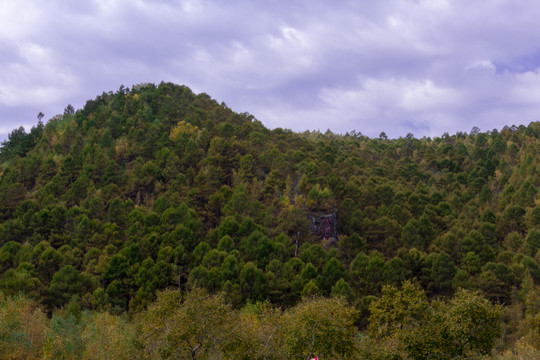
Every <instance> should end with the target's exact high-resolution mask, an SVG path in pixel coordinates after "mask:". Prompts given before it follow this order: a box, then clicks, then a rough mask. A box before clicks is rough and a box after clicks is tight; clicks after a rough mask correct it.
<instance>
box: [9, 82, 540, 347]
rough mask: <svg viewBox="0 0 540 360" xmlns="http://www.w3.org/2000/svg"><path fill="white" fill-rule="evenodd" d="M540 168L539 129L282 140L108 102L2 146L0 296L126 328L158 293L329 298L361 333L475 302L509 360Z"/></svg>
mask: <svg viewBox="0 0 540 360" xmlns="http://www.w3.org/2000/svg"><path fill="white" fill-rule="evenodd" d="M539 160H540V123H538V122H536V123H531V124H529V126H527V127H525V126H520V127H515V126H512V127H509V128H504V129H499V130H496V129H494V130H491V131H487V132H480V131H479V130H478V129H476V128H473V130H472V131H471V133H470V134H467V133H465V132H463V133H457V134H454V135H449V134H443V135H441V137H436V138H433V139H431V138H422V139H417V138H415V137H414V135H413V134H408V135H407V136H406V137H403V138H399V139H395V140H390V139H387V138H386V136H385V135H384V133H382V134H381V136H380V137H379V138H368V137H365V136H362V135H361V133H359V132H358V133H356V132H353V133H347V134H345V135H338V134H333V133H331V132H330V131H327V132H325V133H320V132H305V133H294V132H292V131H289V130H284V129H279V128H278V129H274V130H269V129H267V128H265V127H264V126H263V125H262V124H261V123H260V122H259V121H258V120H256V119H255V118H254V116H252V115H250V114H247V113H242V114H237V113H234V112H233V111H231V110H230V109H229V108H228V107H227V106H226V105H225V104H223V103H222V104H219V103H218V102H216V101H215V100H213V99H211V98H210V97H209V96H208V95H206V94H198V95H197V94H194V93H193V92H191V90H190V89H188V88H187V87H184V86H178V85H173V84H168V83H161V84H159V86H155V85H153V84H144V85H138V86H134V87H132V88H131V89H129V88H123V87H121V88H120V89H119V90H118V91H117V92H116V93H103V94H102V95H101V96H98V97H97V98H96V99H95V100H90V101H88V102H87V103H86V105H85V106H84V108H83V109H80V110H76V111H75V109H73V107H71V106H68V107H67V108H66V109H65V111H64V114H63V115H58V116H56V117H54V118H52V119H50V120H49V121H48V122H47V123H46V124H43V123H41V122H40V123H39V124H38V125H37V126H36V127H34V128H33V129H32V130H31V131H30V132H29V133H26V132H25V131H24V129H18V130H15V131H13V132H12V133H11V134H10V136H9V140H7V141H5V142H4V143H3V144H2V147H1V149H0V174H1V177H0V198H1V199H2V202H1V203H0V247H1V249H0V290H1V291H2V292H3V293H4V294H5V295H8V296H11V295H16V294H18V293H20V292H22V293H23V294H25V295H26V296H27V297H29V298H31V299H34V300H36V301H38V302H39V303H41V304H43V305H44V306H45V308H46V309H48V311H49V312H51V311H53V309H55V308H60V307H63V306H64V307H66V306H67V307H69V306H71V307H72V308H78V309H82V310H84V309H91V310H96V311H101V310H104V309H111V310H113V311H115V312H117V313H120V312H122V311H127V312H128V313H129V314H136V313H140V312H141V311H143V310H144V309H146V307H147V306H148V305H149V304H151V303H152V302H153V301H154V300H155V299H156V296H157V294H158V291H160V290H163V289H166V288H178V287H179V288H180V289H182V290H191V289H194V288H204V289H206V290H207V291H209V292H210V293H216V292H222V293H223V296H224V299H225V300H224V301H225V302H226V303H227V304H230V305H231V306H232V307H233V308H242V307H243V306H244V305H245V304H246V302H256V301H264V300H268V301H269V302H270V303H271V304H274V305H276V306H280V307H284V308H289V307H293V306H295V305H296V304H298V303H299V302H300V300H301V299H302V297H306V296H309V295H322V296H324V297H330V296H332V295H343V296H344V297H345V298H346V299H347V300H348V301H349V303H350V304H352V305H353V306H354V307H355V309H356V310H357V311H358V312H359V315H358V316H357V317H356V320H355V324H356V325H357V326H359V327H360V329H365V328H366V327H367V326H368V316H369V314H370V312H369V309H368V308H369V304H370V303H372V302H373V301H374V299H376V298H379V297H381V294H382V293H381V291H382V290H383V286H384V285H391V286H394V287H396V288H399V287H400V286H401V285H402V283H403V282H404V281H406V280H410V281H412V283H414V284H416V285H417V286H418V287H419V288H421V289H422V290H423V292H424V293H425V294H426V296H427V298H428V299H430V300H432V301H434V300H435V299H445V300H451V299H453V297H454V295H455V294H456V292H457V291H458V289H460V288H464V289H469V290H477V291H479V293H480V294H481V295H482V296H483V297H485V298H486V299H488V300H490V301H491V302H492V303H500V304H502V305H504V309H505V314H506V315H505V323H506V329H507V330H505V334H506V337H507V338H506V339H505V341H506V342H507V343H510V342H513V341H514V340H515V338H518V337H524V336H525V337H527V336H529V338H532V339H535V338H536V336H540V332H539V331H540V330H539V329H540V322H539V318H540V315H539V314H540V306H539V304H540V299H539V296H538V293H539V289H540V250H539V249H540V206H539V205H540V195H539V191H538V189H539V185H540V174H539V172H540V165H539ZM372 309H373V308H372ZM536 341H538V338H536ZM536 346H540V343H538V342H537V343H536Z"/></svg>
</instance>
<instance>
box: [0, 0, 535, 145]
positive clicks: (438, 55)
mask: <svg viewBox="0 0 540 360" xmlns="http://www.w3.org/2000/svg"><path fill="white" fill-rule="evenodd" d="M539 19H540V2H538V1H535V0H520V1H513V0H490V1H485V0H401V1H397V0H395V1H394V0H377V1H367V0H356V1H342V0H333V1H319V0H305V1H295V0H288V1H265V0H252V1H248V0H244V1H242V0H227V1H223V0H222V1H212V0H208V1H206V0H200V1H197V0H100V1H90V0H85V1H72V0H47V1H42V0H25V1H20V0H0V69H1V70H0V139H5V138H6V134H7V133H8V132H10V131H11V130H12V129H14V128H16V127H19V126H21V125H22V126H25V128H26V129H27V130H29V128H30V127H31V126H32V125H34V124H36V122H37V117H36V116H37V114H38V113H39V112H40V111H42V112H43V113H44V114H45V120H47V119H49V118H51V117H52V116H54V115H56V114H59V113H62V112H63V109H64V108H65V107H66V105H67V104H72V105H73V106H74V107H75V108H76V109H77V108H81V107H82V106H83V105H84V103H85V102H86V100H88V99H93V98H95V97H96V96H97V95H99V94H101V93H102V92H103V91H116V90H117V89H118V88H119V87H120V85H125V86H128V87H131V86H132V85H134V84H138V83H143V82H152V83H156V84H158V83H159V82H161V81H165V82H174V83H178V84H183V85H187V86H189V87H190V88H191V89H192V90H193V91H194V92H196V93H199V92H205V93H207V94H209V95H210V96H211V97H213V98H214V99H216V100H217V101H218V102H222V101H224V102H225V103H226V104H227V105H228V106H229V107H231V108H232V109H233V110H234V111H237V112H249V113H251V114H253V115H254V116H255V117H256V118H258V119H259V120H261V121H262V122H263V124H265V125H266V126H267V127H270V128H275V127H283V128H288V129H292V130H295V131H304V130H307V129H310V130H317V129H319V130H321V131H326V129H328V128H330V129H331V130H332V131H333V132H336V133H345V132H347V131H350V130H356V131H360V132H362V133H363V134H365V135H368V136H372V137H373V136H378V135H379V133H380V132H381V131H385V132H386V133H387V134H388V135H389V136H390V137H399V136H405V135H406V134H407V133H413V134H414V135H415V136H416V137H418V138H420V137H422V136H437V135H442V134H443V133H444V132H449V133H450V134H453V133H455V132H457V131H465V132H469V131H470V130H471V128H472V127H473V126H477V127H479V128H480V129H481V130H482V131H486V130H492V129H494V128H498V129H500V128H502V127H503V126H505V125H512V124H516V125H520V124H525V125H527V124H528V123H529V122H531V121H538V120H540V21H539Z"/></svg>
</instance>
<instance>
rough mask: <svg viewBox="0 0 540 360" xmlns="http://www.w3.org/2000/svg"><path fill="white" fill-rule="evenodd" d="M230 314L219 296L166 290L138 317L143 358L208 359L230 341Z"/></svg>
mask: <svg viewBox="0 0 540 360" xmlns="http://www.w3.org/2000/svg"><path fill="white" fill-rule="evenodd" d="M231 316H232V311H231V308H230V307H229V306H228V305H226V304H225V302H224V300H223V296H222V295H209V294H208V293H206V292H205V291H204V290H201V289H193V290H192V291H191V292H190V293H187V294H182V293H180V292H179V291H177V290H167V291H164V292H161V293H159V294H158V298H157V300H156V302H155V303H153V304H152V305H151V306H149V307H148V310H147V311H145V312H144V313H142V314H141V316H140V317H139V318H138V323H139V324H140V326H141V339H140V340H141V344H142V345H143V356H144V358H147V359H178V358H180V359H193V360H194V359H208V358H210V356H211V355H212V354H213V353H214V352H220V351H221V350H222V349H223V348H224V347H225V346H226V345H227V342H228V341H230V338H229V336H230V335H231V334H232V332H231V326H232V321H231Z"/></svg>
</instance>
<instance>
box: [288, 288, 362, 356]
mask: <svg viewBox="0 0 540 360" xmlns="http://www.w3.org/2000/svg"><path fill="white" fill-rule="evenodd" d="M355 313H356V311H355V310H354V308H353V307H351V306H349V305H347V303H346V302H345V300H343V299H341V298H332V299H325V298H318V297H315V298H309V299H305V300H303V301H302V302H301V303H299V304H298V305H296V306H295V307H294V308H291V309H289V310H288V311H287V312H286V313H285V315H284V319H283V321H284V334H285V340H284V341H285V349H286V350H285V351H286V354H287V358H289V359H291V358H301V359H306V360H309V359H311V358H313V357H315V356H320V357H321V358H324V359H349V358H351V357H353V356H354V353H355V345H354V338H355V334H356V331H355V327H354V325H353V324H354V317H355Z"/></svg>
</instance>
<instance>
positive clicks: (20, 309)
mask: <svg viewBox="0 0 540 360" xmlns="http://www.w3.org/2000/svg"><path fill="white" fill-rule="evenodd" d="M46 336H47V317H46V315H45V313H44V312H43V311H42V309H41V308H40V307H39V306H38V304H37V303H36V302H35V301H33V300H30V299H28V298H25V297H24V296H16V297H5V296H4V295H3V294H2V293H0V357H1V358H3V359H41V358H42V348H43V345H44V343H45V341H46Z"/></svg>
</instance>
